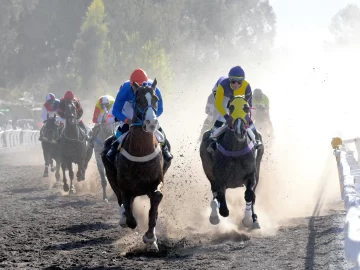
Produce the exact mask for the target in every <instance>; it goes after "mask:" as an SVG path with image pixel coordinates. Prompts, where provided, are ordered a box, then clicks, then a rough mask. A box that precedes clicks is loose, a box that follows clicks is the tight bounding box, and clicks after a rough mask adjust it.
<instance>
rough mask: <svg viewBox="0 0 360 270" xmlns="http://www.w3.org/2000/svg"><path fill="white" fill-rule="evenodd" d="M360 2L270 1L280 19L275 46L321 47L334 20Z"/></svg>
mask: <svg viewBox="0 0 360 270" xmlns="http://www.w3.org/2000/svg"><path fill="white" fill-rule="evenodd" d="M350 3H354V4H357V5H358V6H359V7H360V0H352V1H349V0H270V4H271V5H272V7H273V8H274V11H275V13H276V17H277V37H276V40H275V46H276V47H298V46H309V47H314V46H321V44H322V42H323V41H324V40H325V39H330V38H331V35H330V33H329V30H328V29H329V24H330V22H331V19H332V17H333V16H334V15H335V14H336V13H337V12H338V11H339V10H340V9H342V8H344V7H345V6H347V5H348V4H350Z"/></svg>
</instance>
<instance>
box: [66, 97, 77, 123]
mask: <svg viewBox="0 0 360 270" xmlns="http://www.w3.org/2000/svg"><path fill="white" fill-rule="evenodd" d="M64 116H65V119H66V123H69V124H72V125H75V124H76V122H77V120H76V119H77V110H76V106H75V102H74V100H66V101H65V113H64Z"/></svg>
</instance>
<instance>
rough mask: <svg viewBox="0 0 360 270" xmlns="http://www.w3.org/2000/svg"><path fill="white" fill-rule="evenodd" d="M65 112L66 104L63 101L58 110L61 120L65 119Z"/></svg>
mask: <svg viewBox="0 0 360 270" xmlns="http://www.w3.org/2000/svg"><path fill="white" fill-rule="evenodd" d="M64 111H65V103H64V101H63V100H61V101H60V104H59V108H58V109H57V113H58V115H59V116H60V117H61V118H64Z"/></svg>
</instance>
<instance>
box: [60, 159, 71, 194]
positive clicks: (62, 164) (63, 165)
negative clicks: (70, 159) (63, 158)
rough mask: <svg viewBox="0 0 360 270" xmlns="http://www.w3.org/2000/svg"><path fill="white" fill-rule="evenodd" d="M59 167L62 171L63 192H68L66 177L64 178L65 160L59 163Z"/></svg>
mask: <svg viewBox="0 0 360 270" xmlns="http://www.w3.org/2000/svg"><path fill="white" fill-rule="evenodd" d="M61 169H62V171H63V182H64V186H63V189H64V191H65V192H68V191H69V185H68V183H67V179H66V164H65V162H62V163H61Z"/></svg>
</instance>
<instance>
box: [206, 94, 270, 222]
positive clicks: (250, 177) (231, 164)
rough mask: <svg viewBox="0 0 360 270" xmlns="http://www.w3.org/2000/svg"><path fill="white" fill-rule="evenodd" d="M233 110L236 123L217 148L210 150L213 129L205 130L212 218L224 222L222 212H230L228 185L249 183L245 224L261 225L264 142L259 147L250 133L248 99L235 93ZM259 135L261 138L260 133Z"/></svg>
mask: <svg viewBox="0 0 360 270" xmlns="http://www.w3.org/2000/svg"><path fill="white" fill-rule="evenodd" d="M229 111H230V115H232V116H233V118H234V122H233V126H230V127H229V126H227V127H226V128H225V132H224V133H223V134H222V135H220V136H219V137H218V139H217V148H216V151H215V152H213V153H209V152H208V151H207V147H208V146H209V144H210V139H209V135H210V131H207V132H205V134H204V136H203V141H202V142H201V145H200V157H201V161H202V165H203V169H204V172H205V174H206V176H207V178H208V179H209V181H210V184H211V190H212V193H213V200H212V201H211V204H210V206H211V208H212V213H211V215H210V222H211V223H212V224H214V225H216V224H218V223H219V222H220V219H219V216H218V212H219V213H220V215H221V216H223V217H227V216H228V215H229V209H228V207H227V204H226V189H228V188H238V187H242V186H245V187H246V191H245V201H246V210H245V217H244V219H243V224H244V226H246V227H253V228H260V225H259V223H258V220H257V215H256V214H255V211H254V204H255V189H256V186H257V184H258V181H259V173H260V162H261V159H262V156H263V153H264V148H263V146H262V145H261V146H260V147H259V149H255V148H254V144H253V142H252V141H251V140H250V138H249V136H248V133H247V127H246V123H247V122H246V120H245V119H246V117H245V116H246V115H247V113H248V112H249V106H248V104H247V102H246V101H245V99H243V98H242V97H241V96H238V97H235V98H234V99H233V100H231V101H230V102H229ZM259 136H260V138H261V135H260V134H259Z"/></svg>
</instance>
